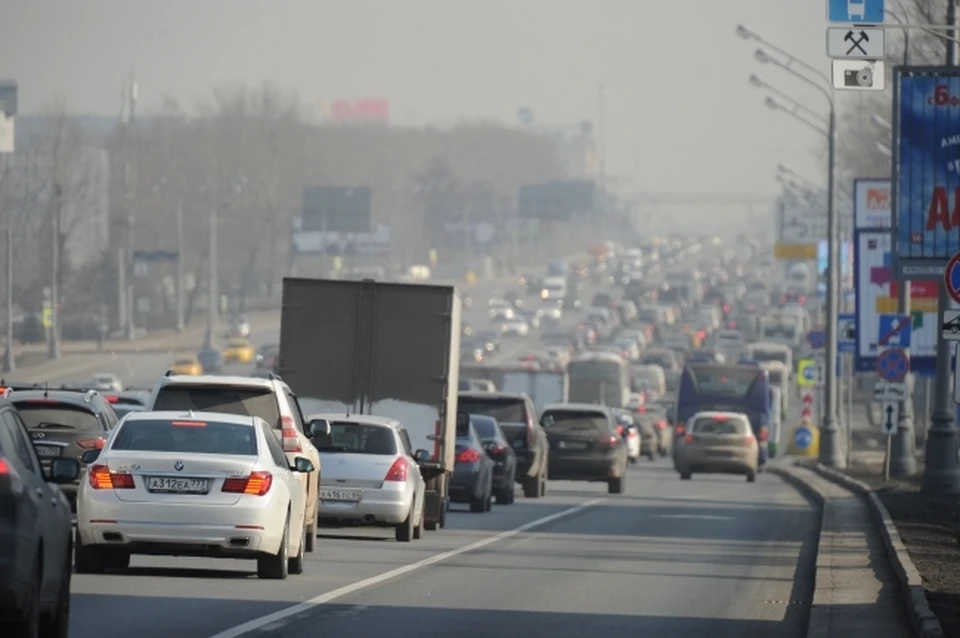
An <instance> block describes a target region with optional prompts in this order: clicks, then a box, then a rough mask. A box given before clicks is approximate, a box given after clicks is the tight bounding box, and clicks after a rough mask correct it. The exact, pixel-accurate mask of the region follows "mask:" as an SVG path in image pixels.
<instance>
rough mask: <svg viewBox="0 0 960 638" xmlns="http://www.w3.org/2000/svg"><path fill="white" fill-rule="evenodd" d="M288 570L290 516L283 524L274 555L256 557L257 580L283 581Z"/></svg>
mask: <svg viewBox="0 0 960 638" xmlns="http://www.w3.org/2000/svg"><path fill="white" fill-rule="evenodd" d="M289 569H290V514H287V521H286V523H284V524H283V537H282V538H281V539H280V547H279V549H277V553H276V554H261V555H260V556H258V557H257V578H264V579H270V580H283V579H285V578H286V577H287V574H288V573H289V571H288V570H289Z"/></svg>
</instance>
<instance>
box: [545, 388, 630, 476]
mask: <svg viewBox="0 0 960 638" xmlns="http://www.w3.org/2000/svg"><path fill="white" fill-rule="evenodd" d="M540 424H541V425H543V429H544V430H545V431H546V433H547V438H548V439H549V441H550V478H554V479H560V480H568V481H596V482H604V483H606V484H607V491H608V492H609V493H610V494H622V493H623V492H624V491H625V489H626V479H627V443H626V441H624V440H623V437H622V436H621V435H620V434H618V433H617V423H616V418H615V416H614V414H613V413H612V412H611V411H610V410H609V409H608V408H606V407H604V406H602V405H593V404H588V403H558V404H555V405H548V406H547V407H546V408H544V410H543V414H542V415H541V416H540Z"/></svg>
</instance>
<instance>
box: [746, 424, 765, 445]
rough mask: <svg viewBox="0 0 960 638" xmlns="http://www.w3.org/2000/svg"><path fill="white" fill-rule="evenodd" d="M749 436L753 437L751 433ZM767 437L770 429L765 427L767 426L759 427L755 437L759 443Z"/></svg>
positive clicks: (763, 441)
mask: <svg viewBox="0 0 960 638" xmlns="http://www.w3.org/2000/svg"><path fill="white" fill-rule="evenodd" d="M750 438H753V436H752V435H751V436H750ZM769 438H770V431H769V430H768V429H767V426H763V427H762V428H760V435H759V436H758V437H757V440H759V441H760V442H761V443H765V442H766V441H767V439H769Z"/></svg>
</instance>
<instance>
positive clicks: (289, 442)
mask: <svg viewBox="0 0 960 638" xmlns="http://www.w3.org/2000/svg"><path fill="white" fill-rule="evenodd" d="M280 426H281V427H282V428H283V431H282V436H283V451H284V452H288V453H289V452H303V446H301V445H300V435H299V434H298V433H297V428H296V426H294V424H293V417H292V416H284V417H280Z"/></svg>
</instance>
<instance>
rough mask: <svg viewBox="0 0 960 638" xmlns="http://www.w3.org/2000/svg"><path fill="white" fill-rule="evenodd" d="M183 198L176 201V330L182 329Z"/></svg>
mask: <svg viewBox="0 0 960 638" xmlns="http://www.w3.org/2000/svg"><path fill="white" fill-rule="evenodd" d="M183 292H184V291H183V199H180V200H179V201H178V202H177V332H183V330H184V317H183V313H184V294H183Z"/></svg>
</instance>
